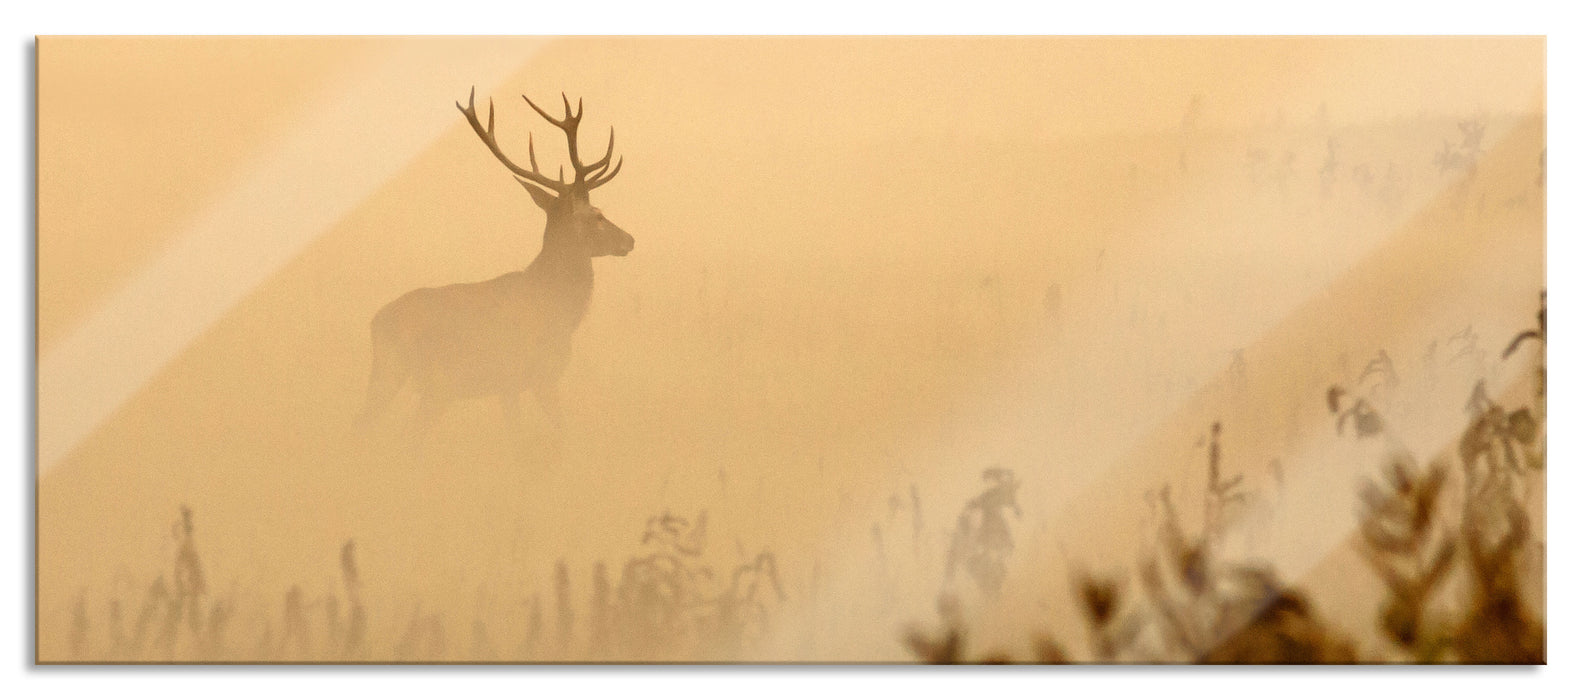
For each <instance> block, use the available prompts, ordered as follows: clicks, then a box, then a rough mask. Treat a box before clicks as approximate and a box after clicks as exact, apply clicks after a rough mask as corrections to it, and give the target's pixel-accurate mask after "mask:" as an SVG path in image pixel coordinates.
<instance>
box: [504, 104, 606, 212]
mask: <svg viewBox="0 0 1582 700" xmlns="http://www.w3.org/2000/svg"><path fill="white" fill-rule="evenodd" d="M522 99H523V100H525V101H526V102H527V106H529V107H532V108H533V111H534V112H538V116H541V117H543V118H544V120H545V121H548V122H549V123H551V124H554V125H555V126H556V127H557V128H559V129H560V130H561V131H564V132H566V152H567V154H568V155H570V156H571V169H572V174H573V176H574V177H573V179H572V185H573V186H575V187H580V188H581V189H582V191H584V192H586V191H588V190H591V189H593V188H595V187H598V186H599V185H602V184H604V183H606V182H609V181H610V180H611V179H613V178H614V177H615V174H616V173H618V172H620V171H621V164H622V163H624V162H625V157H624V156H622V157H621V158H620V159H618V160H616V161H615V167H614V168H611V167H610V156H612V155H614V154H615V127H613V126H612V127H610V141H609V144H608V145H607V146H605V148H604V157H603V158H600V159H598V160H596V161H594V162H592V163H588V164H583V162H582V159H581V158H579V157H578V156H577V127H578V125H580V124H581V123H582V98H580V97H579V98H577V113H576V114H572V113H571V100H569V99H566V93H564V92H562V93H560V102H561V104H562V105H564V108H565V110H566V116H565V117H563V118H561V119H556V118H554V117H551V116H549V113H548V112H545V111H544V110H543V109H541V108H539V106H538V105H536V104H533V101H532V100H531V99H528V97H527V95H523V96H522ZM590 175H591V176H592V177H589V176H590Z"/></svg>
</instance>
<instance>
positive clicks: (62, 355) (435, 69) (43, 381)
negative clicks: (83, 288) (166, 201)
mask: <svg viewBox="0 0 1582 700" xmlns="http://www.w3.org/2000/svg"><path fill="white" fill-rule="evenodd" d="M543 42H544V40H511V41H509V42H490V41H482V40H467V41H459V40H457V41H452V40H434V41H404V42H400V43H399V44H398V45H396V46H395V47H393V48H390V49H385V50H381V51H380V53H379V54H378V55H377V57H376V58H374V59H373V60H371V61H369V62H368V64H367V65H366V66H364V67H363V68H362V69H361V70H359V71H356V72H354V73H352V74H350V75H348V76H347V78H346V79H345V80H343V81H341V83H340V84H339V85H336V86H333V87H332V88H331V89H329V90H327V91H326V92H325V94H324V96H323V97H322V98H320V99H319V100H318V101H317V104H313V105H312V106H310V108H309V109H307V110H306V112H305V113H304V114H303V115H302V117H301V119H300V121H299V122H298V123H297V124H296V125H295V126H294V127H293V128H292V129H291V130H290V131H289V132H288V133H286V134H284V135H283V136H282V137H281V138H280V139H279V141H278V142H277V143H276V144H275V147H274V148H273V149H272V150H271V151H270V152H269V153H268V155H267V156H265V157H264V158H263V159H262V161H261V162H259V163H258V164H257V165H256V166H255V167H254V168H253V169H252V171H251V172H249V173H248V174H247V175H245V176H244V177H243V178H242V179H241V180H240V181H239V182H237V183H236V185H235V186H234V187H232V188H231V189H230V190H229V191H227V192H225V193H224V194H222V195H221V196H219V197H218V198H217V199H216V200H215V201H214V202H213V203H212V204H211V205H210V206H209V207H208V208H207V209H206V210H205V211H203V212H202V213H201V214H200V215H199V216H198V217H197V218H196V219H195V220H194V221H192V222H191V223H190V224H189V225H187V227H186V230H185V231H183V232H182V233H181V234H179V235H178V236H177V237H176V240H175V242H174V243H173V244H172V245H170V247H169V248H167V249H166V250H165V251H164V252H163V253H162V254H160V255H159V256H158V257H157V258H156V259H155V260H154V261H153V262H152V263H150V264H149V265H148V266H146V267H145V268H143V269H142V270H141V271H140V272H139V273H138V274H137V275H136V276H134V277H133V278H132V279H131V280H130V281H128V282H127V283H126V284H125V285H124V286H123V287H121V288H120V289H119V290H117V291H116V292H114V293H113V294H111V295H110V296H109V297H108V299H107V300H106V301H105V302H104V303H103V304H102V305H101V306H100V307H99V308H98V309H97V310H96V311H94V312H93V313H92V314H91V315H89V316H88V317H87V318H86V319H85V320H84V321H83V322H82V323H81V324H80V325H78V326H77V327H76V328H74V329H72V330H71V331H70V332H69V333H67V334H66V335H65V336H64V337H63V338H62V340H61V341H60V342H59V343H58V344H56V346H55V347H54V348H52V349H51V351H50V352H49V353H48V354H47V355H45V356H43V357H42V358H40V362H39V376H38V411H39V416H38V431H39V434H38V460H39V461H38V475H39V478H40V479H42V478H43V477H44V475H45V474H46V473H48V471H49V470H50V468H51V467H53V466H55V465H56V464H57V463H59V462H60V461H61V460H62V459H63V458H64V457H66V456H67V455H69V454H70V453H71V452H72V450H74V449H75V448H76V447H77V446H78V445H79V444H81V443H82V441H83V440H84V439H86V438H87V437H88V436H90V435H92V434H93V432H94V431H95V430H97V429H98V428H99V426H100V425H101V424H103V423H104V422H105V420H106V419H108V418H109V417H110V416H111V415H113V414H114V413H115V411H116V410H118V409H119V408H120V407H121V406H122V405H123V404H125V403H126V402H127V401H128V400H129V399H130V398H131V397H132V396H133V395H134V394H135V393H136V392H137V391H138V390H140V389H141V388H142V387H143V386H144V385H146V384H147V383H148V382H149V381H150V380H151V379H152V378H153V377H154V375H155V374H156V373H158V372H159V371H160V370H161V369H162V368H163V367H164V366H166V365H167V364H168V363H169V362H171V361H172V360H173V359H175V358H176V357H177V356H178V355H179V354H180V353H181V352H182V351H183V350H184V349H185V348H186V347H187V346H189V345H190V344H191V343H192V342H193V341H195V340H196V339H197V338H198V337H199V336H200V335H201V334H202V333H203V332H204V331H205V330H206V329H208V328H209V327H210V326H212V325H213V324H214V323H215V322H217V321H219V320H220V319H221V318H223V317H224V316H225V314H226V313H227V312H228V311H230V309H231V308H232V307H233V306H235V305H236V304H237V303H238V302H240V301H241V300H242V299H243V298H244V297H245V296H246V295H247V294H248V293H250V292H251V291H252V290H253V289H255V288H256V287H258V286H259V285H260V284H262V283H263V282H265V281H266V280H268V279H269V278H270V277H271V276H272V275H274V274H275V273H276V272H277V271H278V270H279V269H280V268H282V267H283V266H285V265H286V264H287V263H289V262H290V261H291V260H292V259H293V258H295V257H296V256H297V255H298V254H299V253H300V252H301V251H302V250H304V249H305V248H306V247H307V246H308V245H309V244H311V243H312V242H313V241H314V240H316V239H318V238H319V236H321V235H323V234H324V233H325V232H326V231H328V230H329V228H330V227H331V226H333V225H334V224H335V222H336V221H338V220H339V219H340V218H342V217H343V216H345V215H346V214H347V213H349V212H350V211H352V210H353V208H355V207H356V206H357V205H358V204H359V203H361V202H362V201H364V200H365V199H366V198H368V197H369V196H371V195H372V194H373V193H374V192H375V191H376V190H377V189H378V188H379V187H380V186H381V185H383V184H384V183H385V182H387V181H388V180H390V179H391V178H392V177H394V176H395V175H396V174H398V173H400V172H401V170H402V169H403V168H404V167H406V165H407V164H408V163H409V162H410V161H411V160H412V159H413V158H415V157H416V156H417V155H418V154H419V153H421V152H422V151H423V150H424V149H425V148H427V147H428V146H429V145H430V144H432V143H433V142H435V141H437V140H438V139H439V138H440V136H441V135H442V134H444V133H445V132H446V130H448V129H451V128H455V126H456V123H457V120H456V113H455V111H454V108H453V107H452V106H451V104H450V103H449V102H447V101H445V100H444V99H439V100H432V99H427V98H426V97H425V98H423V103H422V104H421V105H419V106H417V107H414V99H416V98H415V97H414V96H431V95H451V96H456V95H461V94H463V91H465V90H466V89H467V88H468V87H469V86H471V85H477V86H478V87H479V88H480V89H481V90H483V91H484V92H485V93H487V92H488V91H489V89H490V88H491V87H492V86H495V85H498V84H499V83H501V82H502V81H504V80H505V79H506V78H507V77H508V76H510V75H511V74H512V73H513V72H515V71H516V70H517V69H519V68H520V67H521V66H522V65H523V63H524V62H525V61H526V60H527V58H528V57H529V56H530V55H531V53H532V52H533V51H536V50H537V49H538V48H539V47H541V46H542V44H543ZM392 113H396V114H401V118H399V119H385V118H380V115H383V114H392Z"/></svg>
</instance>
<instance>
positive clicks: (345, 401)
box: [32, 37, 1548, 664]
mask: <svg viewBox="0 0 1582 700" xmlns="http://www.w3.org/2000/svg"><path fill="white" fill-rule="evenodd" d="M36 49H37V63H36V65H37V278H36V279H37V338H36V340H37V464H36V471H35V479H36V482H35V484H36V513H37V520H36V533H35V534H36V538H37V550H36V560H35V562H34V564H35V566H36V584H37V585H36V599H35V600H34V601H32V602H33V604H34V605H35V610H36V625H37V626H36V647H35V652H34V653H35V658H34V660H35V662H37V663H43V664H56V663H89V664H105V663H116V664H118V663H154V664H166V663H176V664H189V663H200V664H201V663H245V664H254V663H290V664H297V663H312V664H319V663H331V664H341V663H377V664H391V663H418V664H440V663H444V664H453V663H509V664H518V663H526V664H533V663H555V664H559V663H573V664H582V663H623V664H625V663H707V664H714V663H755V664H758V663H771V664H779V663H817V664H826V663H860V664H870V663H872V664H902V663H968V664H984V663H1034V664H1161V663H1162V664H1430V663H1436V664H1437V663H1449V664H1543V663H1545V662H1546V659H1547V656H1546V612H1545V610H1546V606H1545V595H1546V592H1545V583H1544V582H1545V569H1546V567H1545V550H1546V543H1547V531H1546V526H1545V517H1546V510H1545V509H1546V500H1547V499H1546V487H1545V483H1546V454H1547V449H1546V445H1547V441H1548V435H1547V420H1546V416H1547V412H1546V403H1545V401H1546V399H1545V384H1546V325H1545V316H1546V307H1545V287H1546V277H1545V210H1546V206H1547V203H1546V197H1547V195H1546V186H1545V172H1546V140H1545V133H1546V75H1545V71H1546V68H1545V39H1544V38H1542V37H1346V38H1343V37H1281V38H1273V37H1148V38H1142V37H1136V38H1133V37H1016V38H1012V37H981V38H956V37H926V38H924V37H919V38H899V37H897V38H879V37H848V38H815V37H800V38H791V37H731V38H708V37H694V38H679V37H673V38H667V37H643V38H552V37H530V38H307V37H301V38H285V37H274V38H264V37H253V38H239V37H231V38H201V37H181V38H177V37H42V38H40V39H38V42H37V45H36Z"/></svg>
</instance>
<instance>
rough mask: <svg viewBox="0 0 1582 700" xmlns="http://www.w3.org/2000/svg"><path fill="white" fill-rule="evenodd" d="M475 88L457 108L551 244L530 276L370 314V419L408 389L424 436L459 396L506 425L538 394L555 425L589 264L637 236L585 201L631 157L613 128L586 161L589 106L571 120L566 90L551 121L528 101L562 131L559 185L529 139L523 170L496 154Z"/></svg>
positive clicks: (583, 309) (405, 301)
mask: <svg viewBox="0 0 1582 700" xmlns="http://www.w3.org/2000/svg"><path fill="white" fill-rule="evenodd" d="M476 93H477V91H476V88H475V89H474V91H473V92H472V93H471V94H469V95H468V96H467V106H466V107H462V106H461V103H460V102H458V103H456V108H457V109H459V110H461V113H462V114H463V115H464V116H466V118H467V122H468V123H469V124H471V125H472V130H473V131H474V132H476V133H477V134H478V138H479V139H481V140H482V141H483V144H484V145H485V146H487V147H488V148H489V152H490V153H493V154H494V157H495V158H496V159H498V160H499V161H500V163H501V164H503V165H504V166H505V167H506V169H507V170H509V171H511V173H512V174H513V175H515V176H516V181H517V182H518V183H520V184H521V185H522V187H523V189H526V190H527V193H528V195H530V196H531V197H532V199H533V203H534V204H537V205H538V207H539V208H540V209H543V210H544V215H545V218H546V221H545V224H544V242H543V246H542V248H540V250H539V253H538V256H537V257H535V258H534V259H533V261H532V263H530V264H529V265H528V266H527V268H526V269H523V270H517V271H514V272H508V273H506V274H503V275H500V276H499V277H496V278H494V279H491V280H487V281H483V282H472V283H465V284H452V285H447V286H444V287H430V288H423V289H415V290H412V291H410V292H407V293H406V294H403V295H401V296H400V297H399V298H397V299H396V300H395V301H393V302H390V303H389V304H387V305H385V307H384V308H382V309H380V310H379V313H377V314H375V315H374V318H373V322H372V324H371V326H372V328H371V331H372V340H373V367H372V370H371V371H370V376H369V380H368V403H367V407H366V408H365V409H364V412H363V417H364V419H365V420H368V419H372V418H373V417H375V416H376V415H377V414H378V413H380V412H381V411H382V410H384V409H385V408H386V407H387V406H388V405H389V404H390V402H391V401H392V400H393V399H394V398H395V397H396V396H397V395H398V394H399V393H400V391H401V389H402V388H403V387H404V386H406V385H407V384H408V383H410V384H411V385H412V386H413V388H414V389H415V390H416V392H417V394H418V396H419V399H418V409H417V416H416V420H415V433H416V434H417V435H419V436H421V435H422V434H423V433H425V432H427V430H428V429H430V428H431V427H432V426H433V425H434V423H435V422H436V421H437V420H438V419H439V417H440V416H441V414H443V413H444V410H445V407H446V406H447V405H449V404H450V403H451V402H452V401H455V400H458V399H465V398H472V397H479V396H491V395H492V396H498V397H499V398H500V404H501V407H502V408H503V410H504V412H505V417H506V419H507V420H508V421H511V422H512V423H516V422H518V421H519V420H520V417H521V407H520V403H519V401H520V397H521V394H522V392H523V391H531V392H532V393H533V396H534V397H535V398H536V399H537V401H538V404H539V406H540V407H541V408H542V409H543V411H544V413H545V415H546V416H547V417H548V418H549V420H550V422H551V423H552V424H553V425H555V426H559V424H560V404H559V398H558V388H557V387H558V384H559V381H560V376H561V373H562V372H563V371H564V370H565V368H566V363H567V360H568V359H569V357H570V353H571V338H572V335H573V334H574V333H575V332H576V330H577V326H579V325H580V324H581V323H582V318H583V316H584V315H585V314H586V313H587V310H588V302H589V300H590V299H591V298H592V295H593V259H594V258H596V257H600V256H605V255H617V256H624V255H626V254H627V253H630V252H631V251H632V247H633V245H634V241H633V240H632V236H631V235H630V234H628V233H626V232H625V231H623V230H621V229H620V227H618V226H616V225H615V224H614V223H611V222H610V220H609V219H606V218H605V217H604V213H603V212H601V211H600V210H599V209H598V208H597V207H595V206H593V205H592V204H590V203H589V202H588V193H589V192H590V191H592V190H593V189H594V188H596V187H600V186H602V185H604V184H606V183H608V182H609V181H610V180H611V179H613V178H614V177H615V176H616V174H617V173H619V172H620V170H621V165H622V163H623V162H624V158H623V159H619V160H616V161H614V163H613V164H612V162H611V160H610V157H611V155H613V153H614V151H615V130H614V129H613V128H612V129H610V140H609V145H608V146H607V147H606V148H605V151H604V157H602V158H600V159H598V160H596V161H594V162H592V163H583V162H582V159H581V157H580V156H579V154H578V151H577V127H578V125H579V124H580V123H581V122H582V100H581V99H579V100H577V109H576V112H575V113H573V112H572V109H571V101H570V100H568V99H567V98H566V96H565V94H564V93H562V94H561V102H562V103H563V104H564V106H565V116H564V117H562V118H560V119H556V118H554V117H551V116H550V115H549V114H548V113H547V112H545V111H544V110H543V109H540V108H539V106H538V105H536V104H534V103H533V101H532V100H530V99H528V98H527V96H525V95H524V96H523V97H522V99H523V100H526V101H527V104H528V106H529V107H532V108H533V111H535V112H537V113H538V114H539V116H541V117H543V118H544V119H546V120H548V121H549V123H550V124H553V125H554V126H555V127H556V128H558V129H560V130H561V131H562V132H565V136H566V150H567V153H568V155H569V157H570V160H571V170H572V178H571V180H570V181H569V182H568V181H567V180H566V176H565V168H564V167H562V168H561V169H560V172H559V173H558V175H557V177H555V178H553V179H551V178H550V177H549V176H547V175H545V174H543V173H542V172H540V171H539V169H538V158H537V155H536V154H535V153H534V148H533V137H532V134H531V132H529V134H528V142H527V162H528V167H526V168H524V167H522V166H520V165H518V164H516V163H515V162H513V161H512V160H511V159H510V158H509V157H507V156H506V154H505V152H504V151H502V150H501V149H500V144H499V143H498V142H497V141H496V140H495V133H494V100H492V99H491V100H490V101H489V116H488V124H487V126H486V125H484V124H482V123H480V122H479V120H478V111H477V109H476V108H475V106H474V98H475V96H476Z"/></svg>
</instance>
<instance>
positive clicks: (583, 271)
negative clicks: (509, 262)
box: [526, 239, 593, 330]
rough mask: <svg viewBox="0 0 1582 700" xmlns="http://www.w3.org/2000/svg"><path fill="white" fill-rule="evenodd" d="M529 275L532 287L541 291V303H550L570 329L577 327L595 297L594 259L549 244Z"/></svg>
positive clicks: (530, 266)
mask: <svg viewBox="0 0 1582 700" xmlns="http://www.w3.org/2000/svg"><path fill="white" fill-rule="evenodd" d="M545 242H546V244H547V243H548V239H546V241H545ZM526 273H527V274H526V277H527V279H528V284H529V286H530V287H537V288H538V289H539V290H540V291H541V292H542V293H541V294H535V296H536V297H538V298H539V299H540V300H541V302H540V303H548V304H550V305H551V306H552V307H553V308H554V310H555V311H556V312H557V313H555V315H556V316H558V317H560V318H561V319H563V321H564V322H565V323H567V324H568V325H569V326H570V328H568V330H570V329H573V328H575V327H576V325H577V324H578V323H579V322H580V321H581V320H582V315H583V313H585V312H586V311H587V308H588V302H589V301H590V300H591V299H592V297H593V259H592V258H590V257H588V256H587V254H585V253H582V252H581V251H576V250H564V249H560V248H558V247H555V246H550V245H546V246H545V247H544V249H543V250H542V251H540V252H539V254H538V257H536V258H534V259H533V262H532V263H531V264H529V265H528V266H527V270H526Z"/></svg>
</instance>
